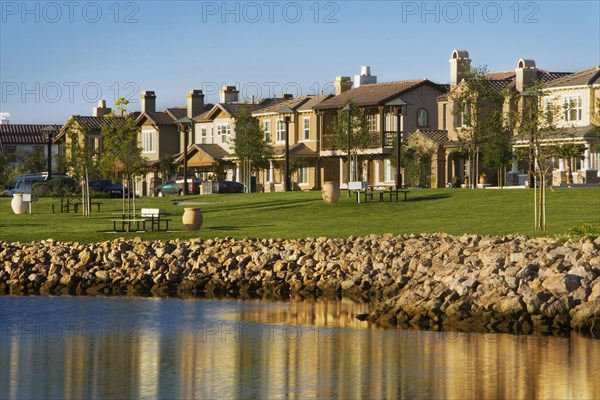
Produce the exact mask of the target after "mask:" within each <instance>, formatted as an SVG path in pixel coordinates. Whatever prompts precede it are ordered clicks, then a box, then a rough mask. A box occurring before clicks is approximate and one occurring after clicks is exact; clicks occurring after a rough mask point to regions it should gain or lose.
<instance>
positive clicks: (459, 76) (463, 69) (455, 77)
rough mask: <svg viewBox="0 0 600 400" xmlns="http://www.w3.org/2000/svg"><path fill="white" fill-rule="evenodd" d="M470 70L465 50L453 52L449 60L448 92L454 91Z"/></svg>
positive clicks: (469, 62) (467, 54) (467, 53)
mask: <svg viewBox="0 0 600 400" xmlns="http://www.w3.org/2000/svg"><path fill="white" fill-rule="evenodd" d="M470 70H471V59H470V58H469V52H468V51H466V50H454V51H453V52H452V56H451V58H450V90H452V89H454V88H455V87H456V85H458V84H459V83H460V82H461V81H462V80H463V79H464V78H465V77H466V76H467V74H468V73H469V71H470Z"/></svg>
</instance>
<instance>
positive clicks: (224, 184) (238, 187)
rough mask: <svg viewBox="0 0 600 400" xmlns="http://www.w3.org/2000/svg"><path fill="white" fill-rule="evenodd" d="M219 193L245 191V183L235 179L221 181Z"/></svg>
mask: <svg viewBox="0 0 600 400" xmlns="http://www.w3.org/2000/svg"><path fill="white" fill-rule="evenodd" d="M217 191H218V193H244V185H242V184H241V183H239V182H234V181H219V182H218V190H217Z"/></svg>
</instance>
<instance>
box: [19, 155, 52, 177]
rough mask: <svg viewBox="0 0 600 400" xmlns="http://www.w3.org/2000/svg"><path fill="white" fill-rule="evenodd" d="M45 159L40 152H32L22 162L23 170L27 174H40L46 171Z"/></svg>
mask: <svg viewBox="0 0 600 400" xmlns="http://www.w3.org/2000/svg"><path fill="white" fill-rule="evenodd" d="M46 165H47V164H46V157H44V153H43V152H42V151H33V152H32V153H29V154H28V155H27V156H26V157H25V159H24V160H23V169H24V170H25V171H27V172H29V173H36V172H41V171H43V170H44V169H46Z"/></svg>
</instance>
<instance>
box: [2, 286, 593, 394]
mask: <svg viewBox="0 0 600 400" xmlns="http://www.w3.org/2000/svg"><path fill="white" fill-rule="evenodd" d="M367 307H368V306H366V305H360V304H353V303H346V302H337V303H332V302H303V303H273V302H258V301H257V302H252V301H214V300H180V299H147V298H94V297H0V324H1V338H0V339H1V340H0V368H1V370H0V398H2V399H28V398H35V399H46V398H57V399H63V398H76V399H81V398H118V399H122V398H156V397H160V398H170V399H175V398H176V399H180V398H219V399H221V398H245V399H247V398H261V399H263V398H301V399H305V398H343V399H351V398H360V399H362V398H426V399H432V398H450V399H466V398H472V399H484V398H489V399H493V398H527V399H534V398H551V399H566V398H576V399H584V398H590V399H593V398H595V399H598V398H600V341H598V340H592V339H587V338H584V337H581V336H571V337H570V338H554V337H536V336H511V335H497V334H485V335H482V334H457V333H433V332H418V331H412V332H407V331H397V330H382V329H375V328H373V327H370V326H369V325H368V324H367V323H364V322H360V321H358V320H356V319H355V318H354V316H355V315H356V314H357V313H361V312H365V311H366V310H367Z"/></svg>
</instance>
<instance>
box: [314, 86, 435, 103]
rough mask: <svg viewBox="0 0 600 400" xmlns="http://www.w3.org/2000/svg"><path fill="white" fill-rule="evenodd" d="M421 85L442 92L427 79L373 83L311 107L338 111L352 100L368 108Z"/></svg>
mask: <svg viewBox="0 0 600 400" xmlns="http://www.w3.org/2000/svg"><path fill="white" fill-rule="evenodd" d="M421 85H430V86H432V87H434V88H436V89H438V90H439V91H440V92H444V91H445V89H444V87H443V86H441V85H438V84H437V83H434V82H431V81H430V80H428V79H415V80H407V81H397V82H384V83H374V84H371V85H362V86H359V87H357V88H354V89H351V90H348V91H346V92H344V93H341V94H339V95H337V96H335V97H332V98H330V99H328V100H325V101H323V102H321V103H320V104H317V105H315V106H314V107H313V109H315V110H328V109H339V108H341V107H343V106H344V104H345V103H346V101H347V100H348V99H350V98H353V99H354V101H355V102H356V105H357V106H359V107H369V106H376V105H383V104H385V103H386V102H387V101H389V100H392V99H393V98H395V97H397V96H399V95H401V94H404V93H406V92H409V91H411V90H413V89H416V88H417V87H419V86H421Z"/></svg>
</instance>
